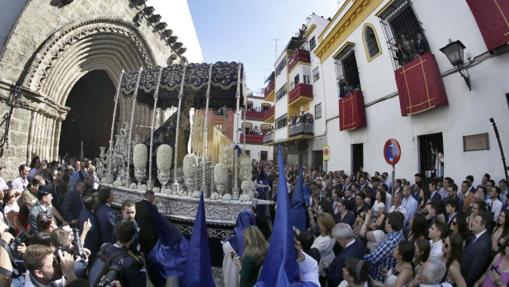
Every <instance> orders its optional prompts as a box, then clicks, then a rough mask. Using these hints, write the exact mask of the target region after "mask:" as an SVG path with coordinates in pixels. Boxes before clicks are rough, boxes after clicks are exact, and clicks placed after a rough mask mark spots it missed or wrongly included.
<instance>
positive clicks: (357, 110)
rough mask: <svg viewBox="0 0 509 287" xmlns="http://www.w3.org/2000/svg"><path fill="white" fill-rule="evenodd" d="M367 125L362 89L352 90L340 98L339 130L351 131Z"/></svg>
mask: <svg viewBox="0 0 509 287" xmlns="http://www.w3.org/2000/svg"><path fill="white" fill-rule="evenodd" d="M365 126H366V109H365V108H364V97H363V95H362V92H361V91H352V92H350V93H349V94H348V95H347V96H345V97H342V98H340V99H339V130H340V131H349V130H354V129H358V128H362V127H365Z"/></svg>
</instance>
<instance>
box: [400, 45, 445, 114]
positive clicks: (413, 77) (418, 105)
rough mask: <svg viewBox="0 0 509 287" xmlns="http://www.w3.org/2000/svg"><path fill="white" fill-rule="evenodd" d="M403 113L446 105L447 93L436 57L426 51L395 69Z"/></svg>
mask: <svg viewBox="0 0 509 287" xmlns="http://www.w3.org/2000/svg"><path fill="white" fill-rule="evenodd" d="M395 76H396V85H397V86H398V92H399V104H400V107H401V115H402V116H406V115H409V114H410V115H411V114H416V113H420V112H424V111H427V110H430V109H432V108H434V107H438V106H444V105H445V106H446V105H447V104H448V102H447V95H446V93H445V88H444V82H443V81H442V76H441V75H440V70H439V69H438V65H437V62H436V60H435V57H434V56H433V54H431V53H426V54H424V55H422V56H419V57H417V58H415V59H414V60H412V61H411V62H409V63H407V64H406V65H404V66H403V67H401V68H399V69H397V70H396V71H395Z"/></svg>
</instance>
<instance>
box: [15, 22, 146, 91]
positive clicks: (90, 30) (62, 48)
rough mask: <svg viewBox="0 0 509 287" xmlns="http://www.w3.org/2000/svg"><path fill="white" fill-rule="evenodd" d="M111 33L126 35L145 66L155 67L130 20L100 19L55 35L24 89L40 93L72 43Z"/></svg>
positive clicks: (74, 25) (69, 27)
mask: <svg viewBox="0 0 509 287" xmlns="http://www.w3.org/2000/svg"><path fill="white" fill-rule="evenodd" d="M99 33H112V34H118V35H123V36H125V37H126V38H128V39H129V40H131V41H132V43H133V44H134V46H135V47H136V49H137V50H138V51H137V52H138V53H139V55H140V57H141V59H142V60H143V64H144V65H145V66H147V67H151V66H153V65H154V63H155V60H154V55H153V53H152V51H151V50H150V48H148V47H149V46H148V44H147V42H146V40H145V38H144V37H143V36H142V35H141V34H140V33H139V32H138V30H137V29H136V27H135V26H134V25H133V24H132V23H130V22H127V21H124V20H120V19H111V18H97V19H93V20H89V21H85V22H81V23H78V24H70V25H67V26H65V27H64V28H62V29H61V30H60V31H58V33H55V34H54V35H53V37H52V38H51V39H49V40H48V41H47V42H46V43H45V44H44V46H43V47H42V48H41V49H40V51H41V52H39V53H38V54H37V55H36V57H35V58H34V62H33V63H32V65H31V67H30V70H29V72H28V76H27V77H26V78H25V80H24V86H26V87H30V88H31V89H32V90H35V91H40V90H41V88H42V87H43V85H44V82H45V80H46V78H47V77H48V75H49V74H50V73H51V68H52V66H53V64H54V63H55V62H56V61H57V60H59V59H61V58H62V54H63V53H64V52H66V50H67V48H69V47H70V46H72V45H73V44H75V43H77V42H79V41H81V40H82V39H84V38H87V37H89V36H90V35H92V34H99Z"/></svg>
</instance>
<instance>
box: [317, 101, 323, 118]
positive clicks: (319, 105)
mask: <svg viewBox="0 0 509 287" xmlns="http://www.w3.org/2000/svg"><path fill="white" fill-rule="evenodd" d="M321 117H322V103H318V104H316V105H315V119H319V118H321Z"/></svg>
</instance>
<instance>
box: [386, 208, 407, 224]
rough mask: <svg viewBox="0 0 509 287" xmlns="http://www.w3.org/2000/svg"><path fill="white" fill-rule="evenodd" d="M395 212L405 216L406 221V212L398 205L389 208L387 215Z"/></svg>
mask: <svg viewBox="0 0 509 287" xmlns="http://www.w3.org/2000/svg"><path fill="white" fill-rule="evenodd" d="M395 211H399V212H401V213H402V214H403V215H404V216H405V221H406V218H407V212H406V209H405V208H404V207H403V205H401V204H400V205H399V207H396V205H393V206H391V208H390V209H389V213H391V212H395Z"/></svg>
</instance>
